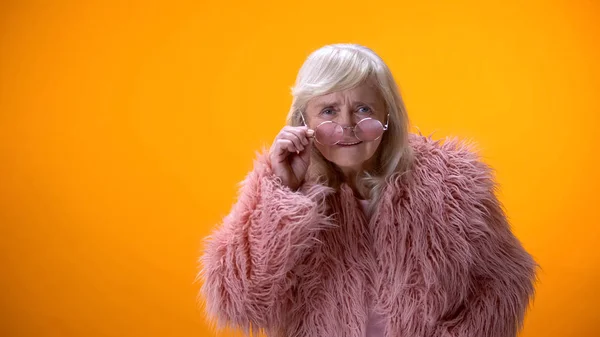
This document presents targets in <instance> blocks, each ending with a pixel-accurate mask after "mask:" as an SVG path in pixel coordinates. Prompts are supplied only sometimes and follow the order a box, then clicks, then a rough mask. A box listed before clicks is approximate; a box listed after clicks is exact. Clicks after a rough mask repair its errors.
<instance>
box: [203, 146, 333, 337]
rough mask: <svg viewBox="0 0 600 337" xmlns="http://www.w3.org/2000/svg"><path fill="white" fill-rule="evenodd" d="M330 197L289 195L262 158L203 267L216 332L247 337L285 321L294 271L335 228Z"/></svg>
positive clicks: (310, 189) (306, 190) (305, 189)
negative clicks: (226, 330)
mask: <svg viewBox="0 0 600 337" xmlns="http://www.w3.org/2000/svg"><path fill="white" fill-rule="evenodd" d="M330 192H331V189H330V188H329V187H325V186H322V185H318V184H313V185H309V184H304V185H303V186H302V187H301V188H300V189H299V190H297V191H292V190H290V189H289V188H288V187H286V186H284V185H283V184H282V183H281V180H280V179H279V178H277V177H276V176H275V175H274V174H273V173H272V171H271V167H270V163H269V160H268V156H267V155H266V154H261V155H259V157H258V159H257V160H256V161H255V163H254V169H253V171H252V172H250V173H249V174H248V176H247V177H246V179H245V180H244V181H243V182H242V184H241V188H240V192H239V197H238V201H237V202H236V204H235V205H234V206H233V208H232V210H231V212H230V213H229V214H228V215H227V216H226V217H225V218H224V220H223V222H222V224H220V226H218V228H217V229H216V230H214V232H213V233H212V234H211V235H210V236H208V237H207V238H206V240H205V248H204V253H203V255H202V257H201V258H200V261H199V262H200V265H201V270H200V273H199V275H198V279H199V280H200V282H201V283H202V286H201V290H200V294H199V295H200V300H201V301H202V300H203V299H202V297H204V300H205V302H204V304H205V306H206V307H205V309H206V312H207V314H208V316H209V319H210V320H211V321H212V322H213V323H216V325H217V327H219V328H222V327H224V326H230V327H234V328H241V329H242V330H244V331H245V332H247V333H248V332H250V331H257V330H259V329H268V328H272V327H273V326H274V325H275V322H281V316H280V315H281V314H282V313H283V312H284V310H285V308H286V305H287V304H286V299H287V300H288V302H289V298H290V296H289V295H290V293H289V292H290V289H291V288H292V286H294V283H295V281H294V277H293V275H292V273H290V271H291V270H292V269H293V267H294V266H295V265H296V264H297V262H298V261H299V260H300V259H301V258H303V257H304V256H305V255H306V254H307V252H308V251H309V249H310V248H311V247H312V245H314V244H315V242H318V240H317V238H316V236H317V234H318V232H319V231H321V230H323V229H325V228H328V227H331V226H333V224H332V222H331V221H330V218H329V217H328V216H327V215H326V203H325V198H326V195H327V194H329V193H330Z"/></svg>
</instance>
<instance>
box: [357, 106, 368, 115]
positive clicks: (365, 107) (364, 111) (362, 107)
mask: <svg viewBox="0 0 600 337" xmlns="http://www.w3.org/2000/svg"><path fill="white" fill-rule="evenodd" d="M358 112H359V113H363V114H366V113H370V112H371V108H369V107H368V106H361V107H360V108H358Z"/></svg>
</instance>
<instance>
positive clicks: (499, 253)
mask: <svg viewBox="0 0 600 337" xmlns="http://www.w3.org/2000/svg"><path fill="white" fill-rule="evenodd" d="M466 156H467V158H466V160H464V161H461V162H460V164H459V166H462V168H461V171H462V172H463V173H464V174H466V175H467V178H469V179H468V180H469V183H468V185H465V186H463V188H467V189H468V193H464V194H463V195H465V198H464V200H463V202H464V203H465V204H464V209H465V210H468V212H470V213H471V214H468V218H469V221H468V225H467V226H466V232H467V235H468V237H469V240H470V243H471V254H470V255H471V257H470V263H471V266H472V267H471V273H470V274H471V275H470V277H469V279H470V280H469V282H470V288H469V289H470V291H469V295H468V296H467V298H466V299H465V300H464V301H463V303H462V304H461V306H460V308H459V310H455V311H454V312H451V313H447V315H446V319H445V320H444V321H442V322H441V323H440V324H439V325H438V326H437V328H436V329H437V330H436V333H434V334H433V336H435V337H515V336H517V333H518V332H519V330H520V329H521V327H522V324H523V319H524V316H525V312H526V310H527V308H528V306H529V302H530V300H531V299H532V298H533V295H534V283H535V280H536V269H537V264H536V263H535V261H534V259H533V258H532V257H531V256H530V255H529V254H528V253H527V252H526V251H525V249H524V248H523V247H522V245H521V243H520V242H519V240H518V239H517V238H516V237H515V236H514V235H513V233H512V231H511V229H510V225H509V223H508V221H507V218H506V215H505V213H504V211H503V208H502V205H501V203H500V202H499V200H498V199H497V197H496V195H495V189H496V185H495V183H494V180H493V177H492V174H491V169H490V168H489V167H488V166H487V165H486V164H484V163H483V162H481V161H479V160H478V159H477V158H476V156H475V155H473V154H467V155H466Z"/></svg>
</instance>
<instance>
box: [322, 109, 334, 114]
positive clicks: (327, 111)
mask: <svg viewBox="0 0 600 337" xmlns="http://www.w3.org/2000/svg"><path fill="white" fill-rule="evenodd" d="M334 113H335V111H333V109H323V111H321V114H323V115H333V114H334Z"/></svg>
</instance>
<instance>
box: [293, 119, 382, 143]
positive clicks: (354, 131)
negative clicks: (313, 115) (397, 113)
mask: <svg viewBox="0 0 600 337" xmlns="http://www.w3.org/2000/svg"><path fill="white" fill-rule="evenodd" d="M300 118H302V124H304V126H308V123H306V119H304V114H303V113H302V112H300ZM366 120H374V121H377V122H378V123H379V125H381V128H382V129H383V132H385V131H387V129H388V127H389V122H390V114H387V118H386V122H385V124H383V123H381V121H380V120H379V119H376V118H372V117H365V118H363V119H361V120H359V121H358V122H357V123H356V124H354V126H342V125H340V124H339V123H337V122H334V121H324V122H321V123H319V125H317V127H316V128H314V131H315V133H314V136H313V137H314V139H315V140H316V141H317V142H318V143H319V144H322V145H328V146H332V145H337V144H339V142H340V141H337V142H335V143H334V144H323V143H321V142H320V141H319V140H318V139H317V129H318V128H319V127H320V126H321V125H323V124H328V123H333V124H337V125H338V126H339V127H341V128H342V130H345V129H352V133H354V136H355V137H356V139H358V140H360V141H362V142H364V141H365V140H363V139H360V138H359V137H358V136H357V135H356V127H357V126H358V125H359V124H360V123H361V122H364V121H366ZM383 132H382V133H381V136H383ZM381 136H379V137H377V138H375V139H371V140H369V141H370V142H372V141H375V140H377V139H379V138H381Z"/></svg>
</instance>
